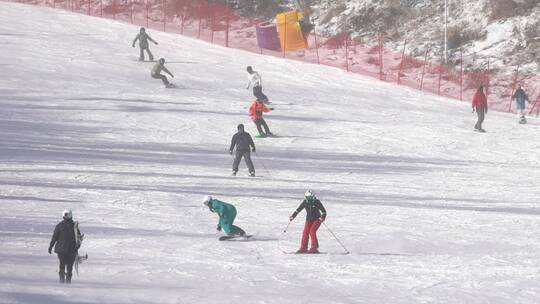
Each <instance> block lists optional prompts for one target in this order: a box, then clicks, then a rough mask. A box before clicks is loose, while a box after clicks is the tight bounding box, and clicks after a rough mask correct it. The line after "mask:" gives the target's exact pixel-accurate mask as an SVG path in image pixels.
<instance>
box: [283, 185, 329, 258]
mask: <svg viewBox="0 0 540 304" xmlns="http://www.w3.org/2000/svg"><path fill="white" fill-rule="evenodd" d="M302 209H306V223H305V224H304V232H303V233H302V241H301V243H300V249H298V251H296V253H319V241H318V240H317V230H318V229H319V227H320V226H321V224H322V222H324V220H325V219H326V209H324V206H323V204H322V203H321V201H320V200H319V199H317V198H316V197H315V193H314V192H313V190H307V191H306V193H305V199H304V200H303V201H302V203H301V204H300V206H298V208H296V210H295V211H294V213H293V214H292V215H291V216H290V217H289V220H290V221H292V220H294V218H295V217H296V216H297V215H298V213H300V211H302ZM310 238H311V248H310V249H309V250H307V247H308V241H309V239H310Z"/></svg>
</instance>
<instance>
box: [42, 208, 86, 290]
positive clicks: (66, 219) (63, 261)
mask: <svg viewBox="0 0 540 304" xmlns="http://www.w3.org/2000/svg"><path fill="white" fill-rule="evenodd" d="M62 217H63V220H62V221H61V222H60V223H58V225H56V227H55V228H54V233H53V236H52V238H51V243H50V244H49V250H48V251H49V254H52V249H53V246H54V252H55V253H56V254H57V255H58V260H59V262H60V271H59V272H58V275H59V277H60V283H64V282H65V283H68V284H69V283H71V277H72V275H73V263H75V258H76V257H77V251H78V250H79V247H80V246H81V244H80V243H77V239H79V240H80V239H81V237H80V236H81V232H80V231H79V229H78V228H76V225H75V222H73V219H72V212H71V210H64V212H62ZM75 230H77V231H75ZM75 234H77V236H78V238H76V235H75Z"/></svg>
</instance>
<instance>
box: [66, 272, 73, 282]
mask: <svg viewBox="0 0 540 304" xmlns="http://www.w3.org/2000/svg"><path fill="white" fill-rule="evenodd" d="M72 276H73V274H72V273H68V274H67V275H66V284H71V277H72Z"/></svg>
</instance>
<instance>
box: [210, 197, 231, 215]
mask: <svg viewBox="0 0 540 304" xmlns="http://www.w3.org/2000/svg"><path fill="white" fill-rule="evenodd" d="M209 206H210V210H212V212H215V213H217V214H218V215H219V217H220V218H234V217H236V208H235V207H234V206H233V205H231V204H227V203H225V202H222V201H220V200H217V199H213V200H211V201H210V205H209Z"/></svg>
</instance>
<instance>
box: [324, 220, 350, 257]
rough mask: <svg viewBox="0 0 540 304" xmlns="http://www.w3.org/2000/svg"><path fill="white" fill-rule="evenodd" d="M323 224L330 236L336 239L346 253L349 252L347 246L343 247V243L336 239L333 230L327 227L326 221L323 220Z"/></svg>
mask: <svg viewBox="0 0 540 304" xmlns="http://www.w3.org/2000/svg"><path fill="white" fill-rule="evenodd" d="M323 225H324V227H326V229H328V231H329V232H330V233H331V234H332V236H333V237H334V238H335V239H336V241H337V242H338V243H339V244H340V245H341V247H343V249H344V250H345V252H346V253H349V250H347V248H345V246H344V245H343V243H341V241H340V240H339V239H338V237H337V236H336V235H335V234H334V232H333V231H332V230H331V229H330V228H328V226H326V223H325V222H323Z"/></svg>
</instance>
